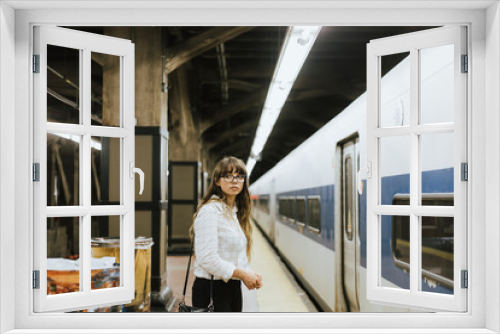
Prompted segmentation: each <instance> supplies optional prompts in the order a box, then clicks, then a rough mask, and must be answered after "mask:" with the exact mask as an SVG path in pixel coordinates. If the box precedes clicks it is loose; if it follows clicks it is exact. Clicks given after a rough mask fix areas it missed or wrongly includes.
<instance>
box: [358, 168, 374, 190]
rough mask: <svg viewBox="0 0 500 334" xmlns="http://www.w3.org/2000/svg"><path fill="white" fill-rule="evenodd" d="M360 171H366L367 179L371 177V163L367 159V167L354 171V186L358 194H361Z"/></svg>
mask: <svg viewBox="0 0 500 334" xmlns="http://www.w3.org/2000/svg"><path fill="white" fill-rule="evenodd" d="M361 173H366V174H367V175H368V178H369V179H371V178H372V163H371V162H370V161H368V164H367V167H365V168H360V170H358V172H357V173H356V186H357V188H358V193H359V194H360V195H362V194H363V182H362V181H361Z"/></svg>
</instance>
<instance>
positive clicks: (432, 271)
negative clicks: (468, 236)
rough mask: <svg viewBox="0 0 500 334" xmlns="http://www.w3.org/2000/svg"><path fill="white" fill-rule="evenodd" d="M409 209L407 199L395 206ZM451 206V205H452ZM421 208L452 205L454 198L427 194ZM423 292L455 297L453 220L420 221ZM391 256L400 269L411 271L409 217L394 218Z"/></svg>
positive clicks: (398, 197) (399, 197) (400, 198)
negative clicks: (404, 206)
mask: <svg viewBox="0 0 500 334" xmlns="http://www.w3.org/2000/svg"><path fill="white" fill-rule="evenodd" d="M396 202H397V203H398V204H399V205H409V203H410V199H409V196H408V195H396V196H394V200H393V203H396ZM450 203H451V204H450ZM422 205H437V206H449V205H453V194H424V195H423V198H422ZM420 219H421V236H422V243H421V246H422V247H421V256H422V282H423V283H422V291H428V292H435V293H444V294H453V266H454V261H453V248H454V247H453V246H454V238H453V237H454V235H453V226H454V222H453V218H452V217H421V218H420ZM392 245H393V249H392V253H393V256H394V261H395V263H396V265H397V266H399V267H401V268H405V269H407V268H409V263H410V262H409V250H410V249H409V245H410V217H408V216H393V219H392Z"/></svg>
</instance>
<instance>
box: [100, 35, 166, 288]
mask: <svg viewBox="0 0 500 334" xmlns="http://www.w3.org/2000/svg"><path fill="white" fill-rule="evenodd" d="M104 35H107V36H113V37H119V38H124V39H129V40H132V42H133V43H134V44H135V118H136V119H137V124H136V147H135V151H136V157H135V158H136V166H137V167H139V168H143V170H144V172H145V185H144V193H143V195H139V194H138V190H139V187H138V178H137V180H136V197H135V198H136V202H140V203H141V204H143V205H142V206H143V208H142V209H138V210H136V215H135V218H136V219H135V220H136V221H135V223H136V237H137V236H145V237H153V241H154V243H155V244H154V246H153V250H152V263H151V274H152V277H151V289H152V295H153V296H157V295H158V293H161V292H162V291H163V290H164V289H165V288H166V286H167V282H166V270H167V268H166V253H167V252H166V250H167V240H166V236H167V214H166V198H165V195H166V194H167V186H168V184H167V177H168V176H167V170H168V160H166V159H165V158H166V157H162V152H164V153H163V154H165V155H167V154H168V153H166V152H168V141H167V136H166V133H167V124H168V94H167V92H166V90H163V85H162V83H163V81H165V80H164V75H163V74H164V66H163V51H164V47H165V45H164V43H163V38H162V28H161V27H104ZM96 57H98V58H99V60H100V61H101V63H102V66H103V103H102V104H103V112H102V114H103V116H102V118H103V125H108V126H116V125H118V124H119V122H120V119H119V113H117V112H116V110H119V103H120V99H119V97H120V94H119V82H120V81H119V75H120V71H119V70H120V66H119V62H118V63H117V62H116V57H114V56H96ZM117 160H118V158H115V159H111V158H110V161H109V164H110V170H113V169H112V168H113V165H115V166H116V165H118V166H119V161H117ZM114 188H115V189H117V188H118V187H113V186H111V185H110V199H111V197H112V196H113V194H112V191H113V189H114ZM145 208H148V209H145ZM149 208H150V209H149Z"/></svg>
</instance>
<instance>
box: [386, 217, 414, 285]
mask: <svg viewBox="0 0 500 334" xmlns="http://www.w3.org/2000/svg"><path fill="white" fill-rule="evenodd" d="M380 241H381V244H380V246H381V247H380V249H381V254H380V260H381V261H380V265H381V273H382V277H381V279H380V282H379V285H380V286H383V287H390V288H401V289H410V217H408V216H406V217H405V216H381V240H380Z"/></svg>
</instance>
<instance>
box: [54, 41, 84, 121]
mask: <svg viewBox="0 0 500 334" xmlns="http://www.w3.org/2000/svg"><path fill="white" fill-rule="evenodd" d="M79 86H80V50H77V49H70V48H64V47H61V46H55V45H47V122H55V123H68V124H81V123H80V88H79Z"/></svg>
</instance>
